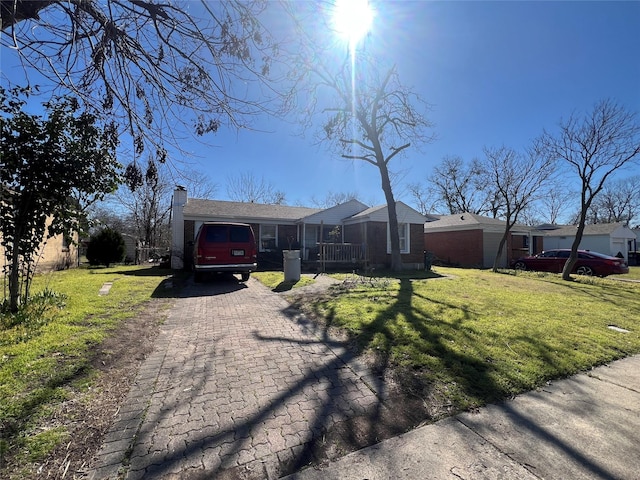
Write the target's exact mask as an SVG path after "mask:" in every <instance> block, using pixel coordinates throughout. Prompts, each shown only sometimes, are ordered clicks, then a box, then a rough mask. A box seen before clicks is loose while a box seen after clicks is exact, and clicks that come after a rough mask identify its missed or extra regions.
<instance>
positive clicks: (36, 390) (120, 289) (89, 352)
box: [0, 266, 171, 459]
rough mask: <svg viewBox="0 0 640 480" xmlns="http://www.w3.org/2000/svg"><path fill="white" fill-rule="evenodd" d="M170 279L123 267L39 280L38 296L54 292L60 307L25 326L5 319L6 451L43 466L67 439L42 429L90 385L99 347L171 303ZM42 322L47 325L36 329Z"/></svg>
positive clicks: (0, 420)
mask: <svg viewBox="0 0 640 480" xmlns="http://www.w3.org/2000/svg"><path fill="white" fill-rule="evenodd" d="M170 274H171V271H169V270H160V269H157V268H149V267H135V266H134V267H129V266H126V267H125V266H117V267H114V268H97V269H72V270H66V271H61V272H53V273H50V274H45V275H38V276H36V277H35V279H34V282H33V287H32V293H34V294H37V292H40V291H44V292H45V293H47V292H48V293H47V295H48V296H55V297H56V298H55V300H56V301H55V302H53V304H52V305H51V306H49V307H48V308H46V309H44V310H43V311H41V312H35V313H34V311H32V310H28V311H26V313H24V318H23V319H22V320H23V322H22V323H19V324H17V325H14V324H12V320H11V318H10V317H7V316H6V315H5V316H3V318H0V326H4V328H0V427H2V435H1V436H2V440H3V444H2V445H0V448H1V449H2V450H5V451H9V452H10V453H11V452H14V453H15V451H16V450H17V451H20V452H22V453H21V455H23V456H24V457H25V459H34V458H43V457H44V456H46V454H47V452H48V451H49V450H50V449H52V448H53V447H55V445H56V444H57V442H58V441H60V440H61V439H63V438H65V435H66V432H64V431H63V430H60V429H54V430H47V431H45V432H39V431H38V428H36V427H37V425H38V422H39V421H40V420H41V419H43V418H46V417H47V416H48V415H50V413H51V409H52V408H53V407H54V406H55V405H57V404H59V403H60V402H63V401H65V400H66V399H68V398H69V397H70V396H71V395H72V394H73V393H72V392H73V390H74V389H75V388H86V387H87V385H90V382H91V375H92V371H91V368H90V362H91V359H92V357H93V355H94V354H95V351H94V347H95V346H96V345H97V344H99V343H100V341H101V340H102V339H104V338H105V336H106V335H108V334H109V332H111V331H112V330H113V329H115V328H117V327H118V325H119V324H120V322H122V321H123V320H125V319H127V318H129V317H132V316H134V315H135V314H136V313H137V312H139V311H140V310H141V308H142V307H143V305H144V303H145V302H146V301H148V300H149V299H150V298H151V297H152V296H162V295H165V294H166V290H165V289H164V288H161V287H160V285H161V284H162V282H163V281H164V280H165V279H166V278H167V276H168V275H170ZM106 282H112V283H113V286H112V288H111V291H110V292H109V294H108V295H104V296H99V295H98V291H99V290H100V287H101V286H102V285H103V284H104V283H106ZM52 292H55V293H52ZM38 315H41V320H39V321H36V320H35V317H37V316H38ZM25 324H27V327H25ZM34 325H35V327H36V328H33V327H34ZM25 332H26V333H25ZM56 439H57V440H56Z"/></svg>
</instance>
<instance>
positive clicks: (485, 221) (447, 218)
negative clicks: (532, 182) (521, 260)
mask: <svg viewBox="0 0 640 480" xmlns="http://www.w3.org/2000/svg"><path fill="white" fill-rule="evenodd" d="M505 225H506V222H505V221H504V220H498V219H497V218H491V217H485V216H482V215H478V214H475V213H470V212H465V213H457V214H455V215H443V216H441V217H440V218H438V219H437V220H434V221H433V222H427V223H426V224H425V226H424V231H425V232H427V233H428V232H436V231H440V232H442V231H450V230H484V231H490V232H503V231H504V227H505ZM514 230H518V231H520V230H522V231H525V232H528V231H530V230H533V229H532V228H531V227H527V226H526V225H519V224H516V225H514V226H513V227H512V229H511V231H512V232H513V231H514Z"/></svg>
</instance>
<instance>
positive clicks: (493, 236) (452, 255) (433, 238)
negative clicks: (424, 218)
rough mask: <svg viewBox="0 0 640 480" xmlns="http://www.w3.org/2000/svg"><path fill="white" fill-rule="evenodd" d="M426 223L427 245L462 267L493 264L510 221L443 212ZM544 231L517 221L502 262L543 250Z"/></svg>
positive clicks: (503, 264)
mask: <svg viewBox="0 0 640 480" xmlns="http://www.w3.org/2000/svg"><path fill="white" fill-rule="evenodd" d="M436 218H437V219H436V220H434V221H430V222H427V223H426V224H425V225H424V246H425V249H426V251H427V252H429V253H430V254H431V255H433V256H434V259H436V260H440V261H441V262H444V263H447V264H449V265H456V266H460V267H474V268H490V267H492V266H493V262H494V260H495V257H496V253H497V252H498V246H499V243H500V240H501V238H502V235H503V234H504V229H505V226H506V222H505V221H503V220H498V219H495V218H490V217H484V216H482V215H477V214H474V213H469V212H467V213H460V214H456V215H443V216H440V217H436ZM541 235H542V234H541V233H540V232H537V231H536V230H535V229H534V228H532V227H527V226H525V225H515V226H514V227H513V228H512V229H511V235H510V236H509V237H508V239H507V244H506V245H505V247H504V249H503V252H502V255H501V258H500V261H499V263H498V266H499V267H500V268H504V267H507V266H509V263H510V261H511V260H512V259H514V258H518V257H521V256H524V255H529V254H531V253H538V252H540V251H542V248H543V242H542V236H541Z"/></svg>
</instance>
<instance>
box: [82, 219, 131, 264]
mask: <svg viewBox="0 0 640 480" xmlns="http://www.w3.org/2000/svg"><path fill="white" fill-rule="evenodd" d="M124 254H125V245H124V239H123V238H122V235H120V233H119V232H116V231H115V230H112V229H110V228H105V229H104V230H101V231H100V232H99V233H97V234H96V235H94V236H92V237H91V239H90V240H89V246H88V247H87V260H88V261H89V264H90V265H104V266H106V267H108V266H109V265H111V264H112V263H118V262H121V261H122V260H123V259H124Z"/></svg>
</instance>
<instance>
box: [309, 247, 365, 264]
mask: <svg viewBox="0 0 640 480" xmlns="http://www.w3.org/2000/svg"><path fill="white" fill-rule="evenodd" d="M318 247H319V251H318V260H319V261H320V262H321V263H359V262H363V261H364V259H365V257H364V254H365V249H364V245H362V244H354V243H322V244H320V245H318Z"/></svg>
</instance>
